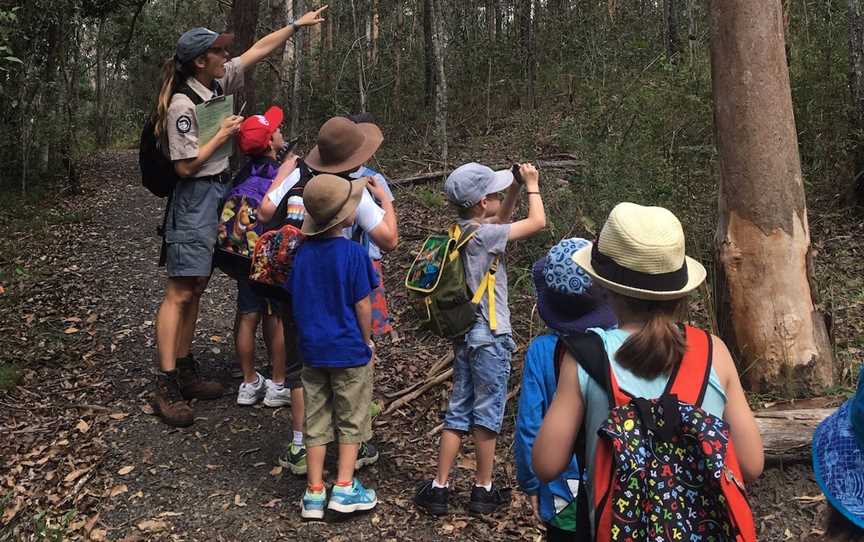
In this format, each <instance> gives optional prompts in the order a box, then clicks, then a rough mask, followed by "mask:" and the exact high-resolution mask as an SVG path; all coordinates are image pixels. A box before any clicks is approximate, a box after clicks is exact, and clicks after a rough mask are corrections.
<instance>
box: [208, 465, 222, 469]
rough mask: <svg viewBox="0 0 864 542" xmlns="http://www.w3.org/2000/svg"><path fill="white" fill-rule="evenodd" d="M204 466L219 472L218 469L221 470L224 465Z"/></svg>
mask: <svg viewBox="0 0 864 542" xmlns="http://www.w3.org/2000/svg"><path fill="white" fill-rule="evenodd" d="M204 466H205V467H207V470H217V469H219V468H220V467H221V466H222V465H204Z"/></svg>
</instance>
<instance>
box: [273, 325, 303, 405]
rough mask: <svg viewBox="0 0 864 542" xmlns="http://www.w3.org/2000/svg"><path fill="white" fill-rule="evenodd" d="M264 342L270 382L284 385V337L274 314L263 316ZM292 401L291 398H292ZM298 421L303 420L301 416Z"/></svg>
mask: <svg viewBox="0 0 864 542" xmlns="http://www.w3.org/2000/svg"><path fill="white" fill-rule="evenodd" d="M263 328H264V342H265V343H266V344H267V350H268V352H269V353H270V365H271V367H273V374H272V375H271V377H272V378H271V380H272V381H273V382H274V383H276V384H284V383H285V335H284V333H283V332H282V318H280V317H279V316H278V315H276V314H268V315H265V316H264V326H263ZM292 400H293V397H292ZM300 419H301V420H302V419H303V416H302V414H301V416H300Z"/></svg>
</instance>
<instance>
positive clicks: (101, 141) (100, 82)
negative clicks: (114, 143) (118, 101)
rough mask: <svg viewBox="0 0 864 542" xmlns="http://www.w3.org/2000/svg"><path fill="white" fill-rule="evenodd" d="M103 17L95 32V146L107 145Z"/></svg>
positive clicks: (102, 146)
mask: <svg viewBox="0 0 864 542" xmlns="http://www.w3.org/2000/svg"><path fill="white" fill-rule="evenodd" d="M105 71H106V70H105V17H104V16H103V17H102V18H101V19H99V26H98V31H97V33H96V108H95V110H94V113H95V114H94V116H93V121H94V126H93V132H94V134H95V135H96V146H97V147H99V148H104V147H107V146H108V129H107V127H108V125H109V124H110V123H108V122H106V118H105V116H104V115H105V111H106V110H107V105H106V104H105Z"/></svg>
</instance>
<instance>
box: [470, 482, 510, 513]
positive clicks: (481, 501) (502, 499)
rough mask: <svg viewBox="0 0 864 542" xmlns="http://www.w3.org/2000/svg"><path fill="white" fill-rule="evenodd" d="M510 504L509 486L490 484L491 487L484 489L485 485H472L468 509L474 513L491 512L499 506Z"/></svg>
mask: <svg viewBox="0 0 864 542" xmlns="http://www.w3.org/2000/svg"><path fill="white" fill-rule="evenodd" d="M507 504H510V488H509V487H505V488H500V487H497V486H496V485H494V484H493V485H492V489H491V490H489V491H486V488H485V487H480V486H476V485H475V486H474V489H472V490H471V500H470V501H468V510H469V511H470V512H474V513H475V514H491V513H492V512H494V511H496V510H498V508H500V507H501V506H504V505H507Z"/></svg>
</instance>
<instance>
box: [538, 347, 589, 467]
mask: <svg viewBox="0 0 864 542" xmlns="http://www.w3.org/2000/svg"><path fill="white" fill-rule="evenodd" d="M584 413H585V403H584V400H583V398H582V391H581V390H580V389H579V367H578V366H577V365H576V360H575V359H573V356H571V355H570V353H569V352H567V353H566V354H565V355H564V359H563V360H562V361H561V373H560V375H559V376H558V389H557V391H556V392H555V398H554V399H553V400H552V405H551V406H550V407H549V410H547V411H546V416H545V417H544V418H543V425H541V426H540V432H539V433H537V439H536V440H535V441H534V449H533V452H532V459H533V461H532V463H533V466H534V472H535V473H536V474H537V478H539V479H540V481H541V482H543V483H548V482H550V481H551V480H553V479H555V478H556V477H558V476H559V475H560V474H561V473H562V472H564V469H566V468H567V465H569V464H570V459H571V458H572V457H573V443H574V442H576V435H577V433H578V432H579V426H581V425H582V416H583V415H584Z"/></svg>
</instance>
